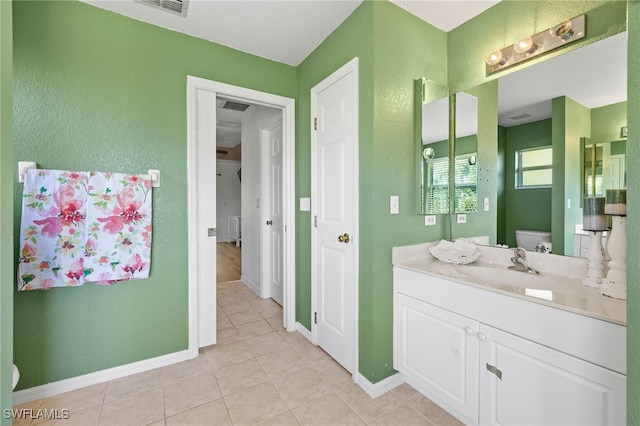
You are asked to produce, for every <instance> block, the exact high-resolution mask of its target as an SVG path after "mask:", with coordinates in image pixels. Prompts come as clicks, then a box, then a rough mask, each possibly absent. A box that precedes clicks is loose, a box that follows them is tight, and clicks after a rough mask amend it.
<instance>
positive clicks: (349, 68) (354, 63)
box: [310, 57, 360, 380]
mask: <svg viewBox="0 0 640 426" xmlns="http://www.w3.org/2000/svg"><path fill="white" fill-rule="evenodd" d="M358 69H359V58H358V57H355V58H353V59H351V60H350V61H349V62H347V63H346V64H344V65H343V66H342V67H340V68H339V69H338V70H336V71H334V72H333V73H332V74H331V75H329V76H328V77H326V78H325V79H324V80H322V81H321V82H320V83H318V84H317V85H315V86H314V87H313V88H312V89H311V116H310V128H311V199H312V200H318V199H319V197H318V196H317V190H316V184H317V173H318V170H317V165H316V162H317V158H316V157H315V146H316V145H317V143H318V142H317V138H318V136H317V132H315V131H314V118H315V117H317V113H318V111H317V110H316V103H317V96H318V93H320V92H322V91H323V90H325V89H326V88H328V87H329V86H331V85H332V84H335V83H336V82H337V81H339V80H340V79H342V78H344V77H346V76H347V75H349V74H352V75H353V76H354V85H353V93H352V96H353V97H354V100H355V101H354V103H353V105H354V109H355V111H353V113H354V115H353V116H354V117H355V120H356V123H355V135H354V136H355V141H354V143H355V145H356V146H355V151H356V158H355V164H354V165H353V167H354V168H355V175H356V176H359V152H360V149H359V145H360V144H359V141H360V128H359V121H360V116H359V110H360V108H359V105H360V98H359V93H360V90H359V84H360V78H359V73H358ZM359 194H360V184H359V181H358V182H356V190H355V194H354V197H355V206H356V211H355V213H354V214H355V218H354V234H355V235H356V236H357V235H359V230H360V213H359V212H360V201H359V200H360V196H359ZM311 204H312V209H311V223H310V226H311V314H312V319H311V341H312V342H313V343H314V344H316V345H317V344H318V330H317V327H316V324H315V322H314V320H313V312H317V311H318V300H317V297H316V295H317V291H318V283H317V280H316V271H317V268H318V253H317V250H316V248H317V247H316V244H317V228H316V227H315V226H314V223H313V221H314V216H316V215H317V214H318V207H319V206H318V205H317V203H315V202H312V203H311ZM353 244H354V253H355V259H354V262H355V265H354V269H353V270H354V277H353V279H354V283H355V286H356V288H355V290H354V300H353V311H352V312H353V326H354V330H353V340H354V341H353V348H354V351H353V356H354V360H353V371H352V372H351V374H352V376H353V378H354V380H355V378H356V377H357V375H358V371H359V366H358V358H359V357H358V329H359V323H358V296H359V285H360V278H359V277H360V275H359V262H360V249H359V243H358V238H354V239H353Z"/></svg>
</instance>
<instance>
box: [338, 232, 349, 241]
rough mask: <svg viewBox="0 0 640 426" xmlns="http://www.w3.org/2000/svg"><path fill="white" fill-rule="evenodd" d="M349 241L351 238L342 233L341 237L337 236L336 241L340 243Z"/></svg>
mask: <svg viewBox="0 0 640 426" xmlns="http://www.w3.org/2000/svg"><path fill="white" fill-rule="evenodd" d="M350 240H351V238H350V237H349V234H347V233H344V234H342V235H338V241H340V242H341V243H348V242H349V241H350Z"/></svg>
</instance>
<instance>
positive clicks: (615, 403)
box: [478, 325, 626, 425]
mask: <svg viewBox="0 0 640 426" xmlns="http://www.w3.org/2000/svg"><path fill="white" fill-rule="evenodd" d="M478 338H479V339H480V341H482V342H483V343H481V345H480V423H481V424H483V425H484V424H501V425H524V424H526V425H605V424H606V425H623V424H625V419H626V413H625V410H626V408H625V404H626V402H625V400H626V389H625V386H626V378H625V376H623V375H621V374H619V373H615V372H613V371H611V370H608V369H605V368H603V367H600V366H597V365H595V364H591V363H589V362H586V361H583V360H581V359H578V358H575V357H572V356H569V355H567V354H564V353H562V352H559V351H556V350H554V349H551V348H548V347H546V346H542V345H539V344H537V343H533V342H531V341H529V340H526V339H523V338H520V337H517V336H514V335H512V334H509V333H505V332H503V331H500V330H497V329H495V328H492V327H489V326H486V325H481V326H480V332H479V333H478ZM603 350H606V348H603Z"/></svg>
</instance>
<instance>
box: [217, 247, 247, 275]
mask: <svg viewBox="0 0 640 426" xmlns="http://www.w3.org/2000/svg"><path fill="white" fill-rule="evenodd" d="M241 275H242V249H241V248H240V247H238V246H236V243H235V242H225V243H216V282H217V283H225V282H228V281H239V280H240V277H241Z"/></svg>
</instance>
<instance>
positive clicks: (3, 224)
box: [0, 1, 14, 426]
mask: <svg viewBox="0 0 640 426" xmlns="http://www.w3.org/2000/svg"><path fill="white" fill-rule="evenodd" d="M11 9H12V8H11V2H7V1H2V2H0V425H2V426H5V425H10V424H11V420H9V419H6V418H5V417H4V416H3V415H2V413H3V412H4V410H5V409H7V408H11V406H12V405H13V403H12V399H13V398H12V389H11V382H12V374H13V373H12V364H13V362H12V361H13V197H12V194H13V191H12V183H13V176H14V175H13V165H12V163H13V154H12V151H13V136H12V126H11V121H12V115H13V105H12V103H13V90H12V81H11V79H12V69H13V67H12V53H13V49H12V39H13V26H12V19H11V18H12V15H11Z"/></svg>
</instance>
